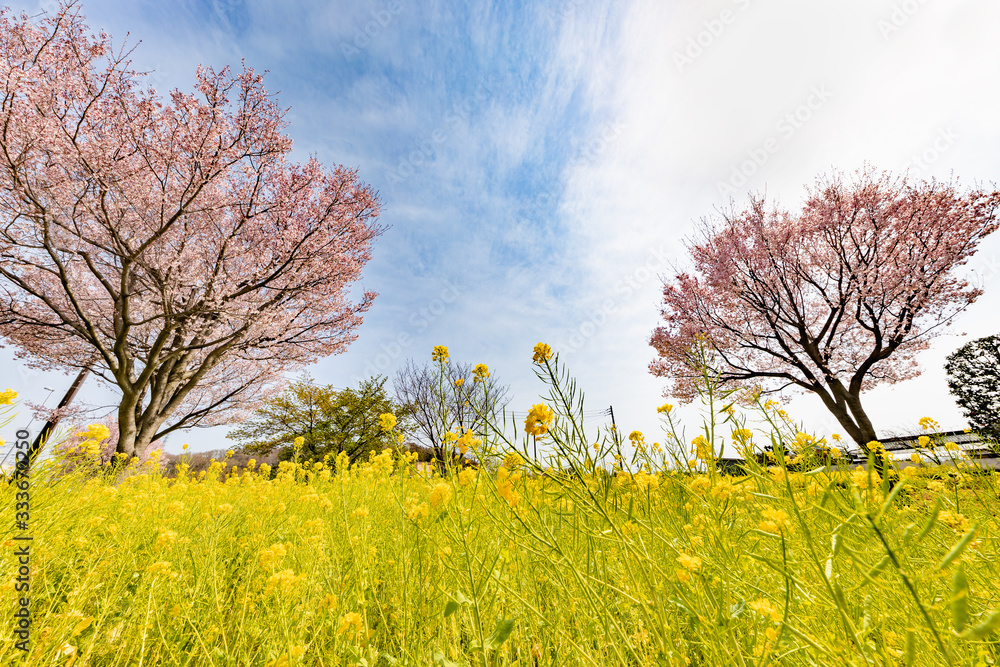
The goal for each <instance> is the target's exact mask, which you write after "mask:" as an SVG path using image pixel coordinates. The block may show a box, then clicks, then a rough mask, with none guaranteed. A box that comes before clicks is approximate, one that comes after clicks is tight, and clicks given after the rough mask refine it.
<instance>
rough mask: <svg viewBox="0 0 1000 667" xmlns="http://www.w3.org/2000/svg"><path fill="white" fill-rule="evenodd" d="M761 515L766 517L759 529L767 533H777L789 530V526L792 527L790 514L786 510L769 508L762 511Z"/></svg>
mask: <svg viewBox="0 0 1000 667" xmlns="http://www.w3.org/2000/svg"><path fill="white" fill-rule="evenodd" d="M760 513H761V514H762V515H763V516H764V520H763V521H761V522H760V525H759V526H758V527H759V528H760V529H761V530H763V531H764V532H766V533H777V532H779V531H781V530H787V529H788V527H789V525H791V522H790V520H789V516H788V512H786V511H785V510H778V509H773V508H770V507H768V508H765V509H763V510H761V512H760Z"/></svg>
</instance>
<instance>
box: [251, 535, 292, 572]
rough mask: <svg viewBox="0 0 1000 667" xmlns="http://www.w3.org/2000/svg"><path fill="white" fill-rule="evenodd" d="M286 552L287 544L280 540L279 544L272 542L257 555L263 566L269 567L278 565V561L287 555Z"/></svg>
mask: <svg viewBox="0 0 1000 667" xmlns="http://www.w3.org/2000/svg"><path fill="white" fill-rule="evenodd" d="M286 553H287V552H286V551H285V545H284V544H282V543H281V542H278V543H277V544H272V545H271V546H269V547H268V548H266V549H263V550H262V551H261V552H260V554H259V555H258V556H257V559H258V561H259V562H260V565H261V567H263V568H265V569H268V568H272V567H274V566H275V565H277V564H278V562H279V561H280V560H281V559H282V558H284V557H285V554H286Z"/></svg>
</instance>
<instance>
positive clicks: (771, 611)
mask: <svg viewBox="0 0 1000 667" xmlns="http://www.w3.org/2000/svg"><path fill="white" fill-rule="evenodd" d="M749 607H750V608H751V609H753V610H754V611H755V612H757V613H758V614H760V615H761V616H767V617H769V618H770V619H771V620H772V621H774V622H775V623H778V622H780V621H781V612H779V611H778V609H777V607H775V606H774V604H772V603H771V601H770V600H765V599H764V598H758V599H757V600H754V601H753V602H751V603H750V605H749Z"/></svg>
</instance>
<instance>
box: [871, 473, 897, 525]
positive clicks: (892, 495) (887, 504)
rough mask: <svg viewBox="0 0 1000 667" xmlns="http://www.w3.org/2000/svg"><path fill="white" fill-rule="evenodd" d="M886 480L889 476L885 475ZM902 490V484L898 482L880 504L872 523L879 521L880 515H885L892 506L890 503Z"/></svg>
mask: <svg viewBox="0 0 1000 667" xmlns="http://www.w3.org/2000/svg"><path fill="white" fill-rule="evenodd" d="M888 478H889V476H888V475H886V479H888ZM902 490H903V483H902V482H898V483H897V484H896V486H895V487H894V488H893V489H892V493H890V494H889V495H888V496H886V499H885V502H884V503H882V507H881V508H880V509H879V511H878V514H876V515H875V518H873V519H872V522H875V521H878V520H879V519H881V518H882V515H883V514H885V512H886V510H887V509H889V508H890V507H891V506H892V501H894V500H895V499H896V496H898V495H899V492H900V491H902Z"/></svg>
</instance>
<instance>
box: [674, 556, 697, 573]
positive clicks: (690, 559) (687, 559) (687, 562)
mask: <svg viewBox="0 0 1000 667" xmlns="http://www.w3.org/2000/svg"><path fill="white" fill-rule="evenodd" d="M677 562H678V563H680V564H681V565H682V566H683V567H684V568H685V569H688V570H691V571H692V572H694V571H695V570H697V569H699V568H700V567H701V559H700V558H698V557H697V556H692V555H690V554H685V553H682V554H681V555H680V556H678V557H677Z"/></svg>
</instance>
